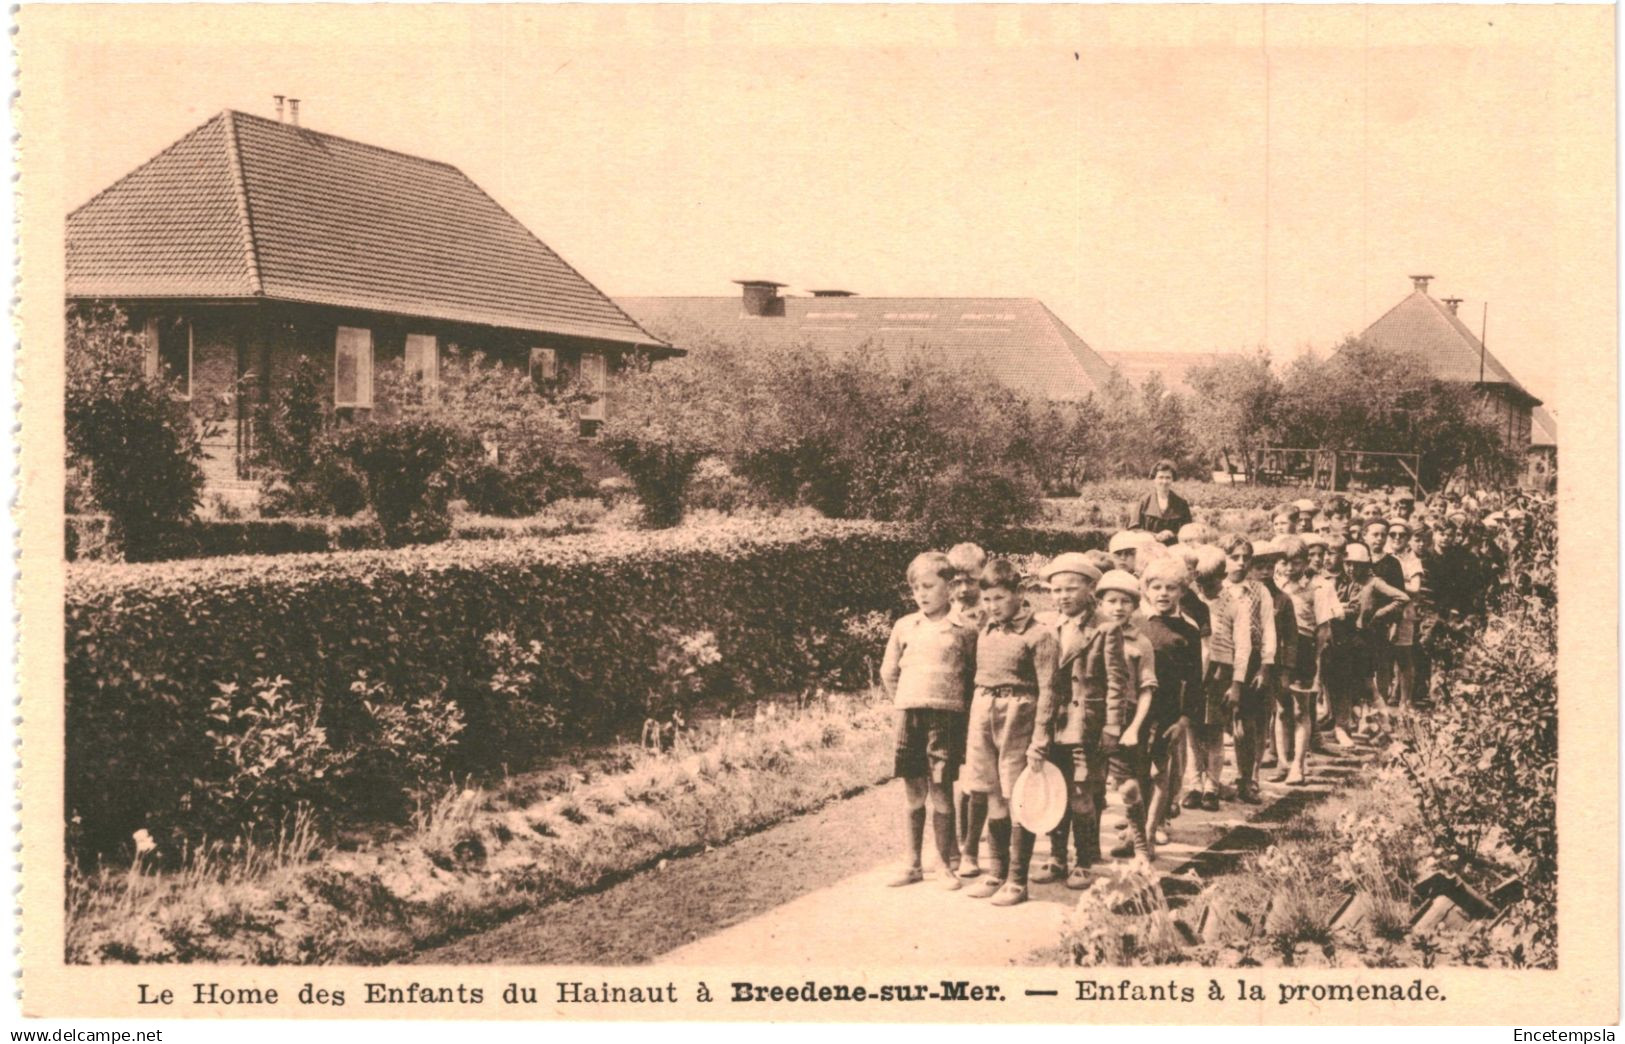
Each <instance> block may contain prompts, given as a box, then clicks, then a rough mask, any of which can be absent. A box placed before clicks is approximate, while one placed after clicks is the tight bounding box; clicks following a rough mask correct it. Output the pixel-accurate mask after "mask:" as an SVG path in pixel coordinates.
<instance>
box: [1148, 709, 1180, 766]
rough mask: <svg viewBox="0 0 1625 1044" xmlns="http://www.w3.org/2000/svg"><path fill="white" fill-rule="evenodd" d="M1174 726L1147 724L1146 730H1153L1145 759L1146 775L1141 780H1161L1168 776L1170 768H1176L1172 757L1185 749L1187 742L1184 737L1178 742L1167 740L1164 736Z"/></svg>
mask: <svg viewBox="0 0 1625 1044" xmlns="http://www.w3.org/2000/svg"><path fill="white" fill-rule="evenodd" d="M1176 720H1177V719H1176ZM1173 726H1174V722H1172V721H1165V722H1161V723H1155V722H1149V721H1148V722H1146V728H1148V729H1150V730H1151V738H1150V743H1149V745H1148V749H1147V752H1146V759H1145V760H1146V765H1145V771H1146V774H1145V775H1144V776H1142V777H1141V779H1161V778H1162V777H1163V776H1166V775H1167V774H1168V770H1169V768H1170V767H1175V766H1173V763H1172V760H1171V756H1172V755H1173V754H1174V753H1177V752H1178V751H1179V750H1180V749H1182V748H1183V745H1184V743H1185V740H1184V738H1183V737H1181V738H1180V739H1178V740H1171V739H1168V738H1166V736H1165V735H1164V734H1165V733H1166V732H1167V731H1168V730H1169V729H1171V728H1173Z"/></svg>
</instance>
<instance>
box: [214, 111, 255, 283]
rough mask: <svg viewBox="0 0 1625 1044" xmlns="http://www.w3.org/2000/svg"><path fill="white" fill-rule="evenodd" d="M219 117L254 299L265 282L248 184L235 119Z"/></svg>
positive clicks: (227, 115) (229, 114)
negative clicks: (224, 138)
mask: <svg viewBox="0 0 1625 1044" xmlns="http://www.w3.org/2000/svg"><path fill="white" fill-rule="evenodd" d="M222 115H223V116H224V117H225V129H226V165H227V166H228V167H229V168H230V169H231V190H232V196H233V198H235V199H236V201H237V217H238V224H239V225H240V226H241V229H242V234H243V251H244V254H245V255H246V257H247V260H248V283H249V287H250V288H251V289H252V290H253V291H254V295H255V296H256V297H260V296H263V295H264V294H265V280H264V278H263V277H262V276H261V275H260V254H259V249H258V247H257V246H256V245H255V242H254V217H253V212H252V211H251V210H250V209H249V203H248V184H247V182H245V181H244V180H243V157H242V153H241V150H240V149H239V147H238V145H237V116H238V115H239V114H238V113H237V112H236V111H234V110H232V109H226V110H225V111H224V112H223V113H222Z"/></svg>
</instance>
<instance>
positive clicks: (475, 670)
mask: <svg viewBox="0 0 1625 1044" xmlns="http://www.w3.org/2000/svg"><path fill="white" fill-rule="evenodd" d="M1104 536H1105V534H1102V533H1099V532H1093V531H1080V530H1075V529H1053V530H1019V531H1012V532H1010V533H1007V534H1005V535H1004V536H1003V537H1001V538H1000V539H999V540H997V542H994V543H991V544H990V546H992V547H994V548H996V549H997V550H998V551H999V552H1001V553H1010V554H1015V553H1046V554H1053V553H1056V552H1059V551H1061V550H1082V549H1087V548H1090V547H1099V546H1102V544H1103V543H1104ZM920 548H921V541H920V540H919V538H918V537H917V536H916V535H914V533H913V532H912V531H911V530H908V529H906V528H903V527H899V526H895V525H886V524H881V523H873V522H837V521H828V520H817V521H807V520H789V519H781V520H751V521H739V522H734V523H730V524H727V525H724V526H717V527H708V528H705V529H677V530H671V531H663V532H639V533H616V534H587V535H581V536H566V537H557V538H552V539H547V540H507V541H490V542H466V543H453V544H443V545H438V546H429V547H421V548H413V549H407V550H400V551H388V552H384V551H357V552H348V553H336V554H324V555H285V556H280V557H274V558H268V557H237V558H221V559H213V560H209V561H197V562H170V563H149V564H140V565H103V564H97V565H74V566H70V567H69V568H68V570H67V594H66V607H65V612H66V628H67V635H66V638H67V655H66V704H67V706H66V714H67V730H66V738H67V755H66V758H67V764H66V769H67V771H66V778H67V812H68V814H69V815H70V816H72V815H75V814H77V815H79V816H80V817H81V818H82V823H81V828H82V831H83V847H84V849H85V850H86V851H106V850H110V849H112V848H116V847H117V846H118V845H120V844H124V843H127V841H128V838H129V836H130V833H131V832H132V831H134V830H136V829H140V828H143V827H148V828H151V827H154V826H156V827H165V826H166V825H173V824H175V823H178V822H182V821H184V819H185V809H184V807H183V806H184V802H185V794H186V793H187V790H188V787H189V786H191V785H192V781H194V780H195V779H196V778H197V777H198V776H199V775H200V774H202V773H203V772H204V769H203V767H202V766H204V765H206V764H207V763H209V761H210V759H213V758H216V757H217V756H218V755H217V753H216V751H215V748H214V746H213V745H212V743H211V741H210V739H209V738H208V735H207V734H208V732H209V731H210V729H211V728H212V727H214V726H213V723H212V722H211V721H210V719H209V716H208V715H209V712H210V700H211V697H213V696H214V695H215V693H216V692H217V691H218V688H217V686H218V685H219V684H236V685H239V686H243V687H245V688H246V687H248V686H250V685H252V684H253V682H254V680H255V679H256V678H262V677H276V676H282V677H285V678H287V679H288V681H289V683H290V684H289V686H288V688H289V691H290V692H292V693H293V694H295V695H297V696H298V697H299V698H302V699H305V700H308V701H310V702H312V703H315V702H317V701H320V706H321V711H320V715H321V725H322V726H323V727H324V728H325V730H326V734H327V737H328V740H329V741H330V742H331V743H332V744H333V745H334V746H335V747H339V748H342V747H343V746H344V744H345V743H346V742H347V740H348V739H349V737H351V736H357V737H359V736H364V735H366V732H367V729H368V728H370V727H371V721H370V719H369V718H367V716H366V713H365V712H364V710H363V708H361V707H360V702H361V700H362V696H361V695H359V694H358V692H357V691H353V690H352V685H353V683H355V682H356V680H357V679H358V677H361V676H363V675H365V677H366V679H367V681H368V686H367V688H366V692H367V698H368V699H369V700H371V701H373V702H374V703H376V702H377V701H378V700H380V699H387V700H388V701H389V702H391V703H393V704H395V705H398V706H410V705H413V704H415V703H416V702H417V701H419V700H422V699H428V700H433V701H440V700H455V701H456V702H457V703H458V705H459V706H460V707H461V709H462V711H463V713H464V715H465V718H466V723H467V728H466V730H465V732H464V733H463V735H462V736H461V737H460V743H459V744H458V750H457V751H456V752H455V753H456V757H455V759H454V760H453V762H452V764H453V767H454V768H456V769H457V770H459V771H486V770H495V769H500V768H506V769H508V770H512V771H518V770H520V769H523V768H525V767H528V766H527V760H528V761H534V760H535V758H536V757H538V756H539V755H540V754H542V753H543V752H544V750H545V748H546V746H547V745H548V744H549V743H556V742H558V741H559V740H561V739H578V738H588V737H593V736H603V735H606V734H613V733H616V732H619V733H620V734H622V735H627V734H630V733H633V732H635V731H636V730H637V729H638V727H639V726H640V725H641V723H642V722H643V720H644V718H645V715H646V708H647V707H648V706H649V703H650V701H651V700H653V699H656V698H662V699H664V700H665V701H666V703H665V704H664V705H666V706H669V705H670V701H672V700H673V699H676V700H677V701H678V702H679V703H681V702H682V701H683V700H685V699H689V698H700V697H701V696H703V695H706V694H703V693H687V692H681V691H679V692H675V693H674V691H673V688H672V682H671V679H670V678H668V677H663V676H662V670H661V665H662V664H663V663H664V664H667V665H668V666H669V664H670V662H671V651H670V650H671V642H672V636H673V634H674V633H676V634H679V635H692V634H695V633H698V632H705V631H709V632H711V633H712V634H713V635H714V637H715V645H716V649H717V651H718V652H719V653H720V654H721V661H720V666H721V668H722V669H723V671H724V672H725V677H724V678H723V683H722V684H720V685H718V686H717V687H716V691H715V693H713V694H712V695H715V696H717V697H719V698H722V699H724V700H744V699H749V698H750V697H751V694H752V693H753V692H762V691H783V690H787V689H793V688H797V687H799V686H800V685H801V684H804V683H805V682H806V680H807V679H808V678H809V677H812V676H815V675H816V674H817V673H818V672H819V671H821V670H825V669H827V668H828V667H829V666H830V664H829V663H821V662H818V661H820V660H823V659H836V658H839V657H841V656H843V655H847V654H849V652H850V650H849V649H843V648H842V642H841V641H840V640H839V638H840V636H842V635H843V634H844V633H846V632H845V631H844V629H843V625H844V624H845V623H846V622H847V621H848V620H850V618H851V617H852V616H854V615H857V614H863V613H869V612H874V611H882V612H885V613H888V614H895V613H897V612H900V611H902V610H903V609H905V608H906V606H907V596H906V585H905V583H904V578H903V573H904V570H905V568H906V566H907V563H908V561H909V559H910V558H911V557H912V556H913V555H914V554H915V553H916V552H918V551H919V550H920ZM674 628H675V631H674V630H673V629H674ZM494 632H505V633H506V634H508V635H511V636H512V637H513V638H514V639H515V640H517V642H519V643H520V644H521V645H525V646H527V647H528V644H529V643H530V642H533V641H534V642H536V643H539V646H538V648H539V652H538V655H537V656H536V657H535V659H536V664H535V665H534V666H533V667H531V668H530V673H531V674H532V675H534V677H533V679H530V680H529V684H528V685H527V686H526V687H525V688H526V691H527V693H528V694H529V695H528V696H527V697H526V698H527V699H528V700H530V701H533V702H540V703H542V704H545V705H546V706H545V710H547V711H549V712H551V713H550V715H535V714H525V715H514V714H510V713H508V712H507V711H506V710H504V708H503V705H502V704H501V703H500V701H499V700H498V699H497V697H496V696H495V695H494V691H495V690H496V689H497V688H498V687H497V686H496V685H495V683H494V680H493V676H492V670H493V668H492V663H491V659H490V653H489V645H488V643H487V641H486V638H487V636H488V635H491V634H492V633H494ZM865 651H868V652H875V653H877V652H878V650H865ZM532 709H533V708H532ZM538 717H551V718H552V719H553V720H555V721H556V722H557V723H559V725H560V726H561V727H560V728H559V729H557V730H556V731H555V732H553V733H550V734H549V735H546V736H542V735H525V734H523V732H524V730H523V729H520V728H516V727H515V722H516V721H518V720H527V721H528V720H533V719H536V718H538ZM361 782H363V783H364V782H365V781H361Z"/></svg>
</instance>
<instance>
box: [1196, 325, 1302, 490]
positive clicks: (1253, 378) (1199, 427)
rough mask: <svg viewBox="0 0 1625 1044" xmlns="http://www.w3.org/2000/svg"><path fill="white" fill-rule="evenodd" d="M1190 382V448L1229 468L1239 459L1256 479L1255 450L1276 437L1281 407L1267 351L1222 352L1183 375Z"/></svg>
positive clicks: (1278, 390) (1210, 460)
mask: <svg viewBox="0 0 1625 1044" xmlns="http://www.w3.org/2000/svg"><path fill="white" fill-rule="evenodd" d="M1185 382H1186V383H1187V384H1189V385H1190V386H1191V389H1192V392H1193V394H1192V395H1191V398H1190V428H1191V432H1192V448H1193V449H1194V450H1195V451H1196V453H1197V455H1199V456H1200V457H1202V458H1203V460H1204V461H1206V462H1209V463H1212V462H1221V463H1223V464H1224V466H1225V469H1226V470H1229V469H1230V468H1231V467H1232V465H1234V464H1240V465H1241V466H1242V468H1243V470H1244V471H1245V472H1246V474H1247V477H1248V479H1249V480H1250V479H1251V478H1252V471H1253V452H1254V451H1255V450H1259V449H1262V448H1264V447H1265V446H1266V445H1268V444H1269V443H1270V442H1272V441H1273V440H1274V439H1273V436H1274V434H1275V428H1276V424H1275V421H1276V418H1277V416H1278V413H1279V411H1280V408H1281V405H1282V402H1281V381H1280V379H1279V378H1278V377H1276V376H1275V372H1274V371H1273V370H1272V369H1271V368H1270V358H1269V353H1268V352H1267V351H1265V350H1264V349H1262V348H1260V349H1259V350H1258V351H1256V352H1254V353H1252V354H1251V355H1243V356H1224V357H1221V358H1219V359H1218V360H1216V361H1215V362H1213V363H1210V364H1207V365H1204V366H1195V367H1192V368H1191V370H1190V371H1189V372H1188V373H1187V374H1186V376H1185Z"/></svg>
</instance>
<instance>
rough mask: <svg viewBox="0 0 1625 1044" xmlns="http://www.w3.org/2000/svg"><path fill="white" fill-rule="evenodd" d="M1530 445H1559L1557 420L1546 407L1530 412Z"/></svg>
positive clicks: (1536, 408) (1538, 407) (1537, 407)
mask: <svg viewBox="0 0 1625 1044" xmlns="http://www.w3.org/2000/svg"><path fill="white" fill-rule="evenodd" d="M1529 419H1530V423H1529V444H1530V445H1531V446H1555V445H1557V418H1556V417H1554V416H1552V411H1551V410H1548V409H1547V408H1546V407H1544V406H1536V407H1535V408H1534V409H1533V410H1531V411H1530V418H1529Z"/></svg>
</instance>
